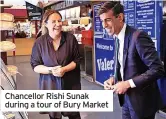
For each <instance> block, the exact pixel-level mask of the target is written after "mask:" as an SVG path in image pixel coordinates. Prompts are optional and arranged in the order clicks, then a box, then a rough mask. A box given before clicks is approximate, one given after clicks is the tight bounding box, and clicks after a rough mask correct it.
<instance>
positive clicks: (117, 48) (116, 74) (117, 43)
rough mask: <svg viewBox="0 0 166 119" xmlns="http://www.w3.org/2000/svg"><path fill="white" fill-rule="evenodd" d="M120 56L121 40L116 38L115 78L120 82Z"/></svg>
mask: <svg viewBox="0 0 166 119" xmlns="http://www.w3.org/2000/svg"><path fill="white" fill-rule="evenodd" d="M118 54H119V39H118V38H117V37H116V38H115V66H114V76H115V80H116V81H117V80H118V65H119V64H118V63H119V61H118ZM116 81H115V82H116Z"/></svg>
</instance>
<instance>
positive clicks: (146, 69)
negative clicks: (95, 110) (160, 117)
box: [117, 25, 164, 118]
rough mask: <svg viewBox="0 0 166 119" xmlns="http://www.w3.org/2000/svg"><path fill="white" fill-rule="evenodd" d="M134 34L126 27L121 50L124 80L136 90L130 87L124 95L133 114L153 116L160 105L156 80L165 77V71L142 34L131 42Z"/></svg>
mask: <svg viewBox="0 0 166 119" xmlns="http://www.w3.org/2000/svg"><path fill="white" fill-rule="evenodd" d="M134 31H136V29H133V28H131V27H129V26H128V25H127V27H126V31H125V41H124V50H123V54H124V56H123V67H124V70H123V71H124V77H123V80H129V79H133V81H134V84H135V85H136V88H130V89H129V90H128V91H127V92H126V93H127V95H128V96H129V99H130V102H131V104H132V106H133V108H134V110H135V112H136V113H137V114H138V116H139V117H140V118H143V117H146V116H149V115H151V114H152V113H155V112H156V111H157V110H158V109H159V107H160V105H161V98H160V93H159V89H158V86H157V79H159V78H160V77H163V76H164V68H163V65H162V63H161V61H160V59H159V56H158V53H157V51H156V49H155V46H154V43H153V41H152V40H151V38H150V37H149V36H148V35H147V34H146V33H145V32H143V31H141V32H140V34H139V35H138V37H137V39H136V38H134V39H132V35H133V33H134ZM117 68H118V70H119V71H120V69H119V67H117ZM118 75H120V73H119V74H118ZM119 77H120V76H119ZM119 100H120V104H121V106H122V105H123V102H124V98H123V95H119Z"/></svg>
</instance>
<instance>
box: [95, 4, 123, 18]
mask: <svg viewBox="0 0 166 119" xmlns="http://www.w3.org/2000/svg"><path fill="white" fill-rule="evenodd" d="M109 10H112V11H113V14H114V16H115V17H117V16H118V15H119V14H120V13H123V14H124V7H123V5H122V4H121V3H120V1H109V2H105V3H104V4H103V5H102V6H101V7H100V9H99V12H98V14H99V15H101V14H103V13H106V12H108V11H109Z"/></svg>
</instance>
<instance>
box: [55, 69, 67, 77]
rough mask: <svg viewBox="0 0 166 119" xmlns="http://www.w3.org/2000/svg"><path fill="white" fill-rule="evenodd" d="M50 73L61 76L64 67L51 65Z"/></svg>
mask: <svg viewBox="0 0 166 119" xmlns="http://www.w3.org/2000/svg"><path fill="white" fill-rule="evenodd" d="M52 74H53V75H54V76H57V77H62V76H63V75H64V74H65V68H64V67H61V66H56V67H53V68H52Z"/></svg>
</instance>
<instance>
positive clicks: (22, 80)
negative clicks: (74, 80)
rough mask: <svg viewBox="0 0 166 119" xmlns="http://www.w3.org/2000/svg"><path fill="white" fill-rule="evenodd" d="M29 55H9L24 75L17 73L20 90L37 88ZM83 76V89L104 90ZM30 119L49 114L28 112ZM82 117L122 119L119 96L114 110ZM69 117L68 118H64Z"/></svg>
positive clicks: (41, 118) (36, 80)
mask: <svg viewBox="0 0 166 119" xmlns="http://www.w3.org/2000/svg"><path fill="white" fill-rule="evenodd" d="M29 60H30V57H29V56H17V57H8V64H13V65H16V66H17V67H18V71H19V72H20V73H21V74H22V75H23V76H20V75H19V74H18V75H17V86H18V89H19V90H29V89H30V90H37V89H38V75H37V74H36V73H34V72H33V71H32V69H31V66H30V63H29ZM85 78H86V77H82V80H81V82H82V89H83V90H103V87H102V86H99V85H97V84H95V83H92V82H89V81H88V80H86V79H85ZM28 114H29V119H48V116H47V115H40V114H39V113H36V112H28ZM81 117H82V119H121V108H120V106H119V104H118V99H117V96H116V95H114V111H113V112H96V113H95V112H81ZM63 119H67V118H63ZM155 119H166V118H163V117H162V115H161V114H158V113H157V114H156V118H155Z"/></svg>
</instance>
